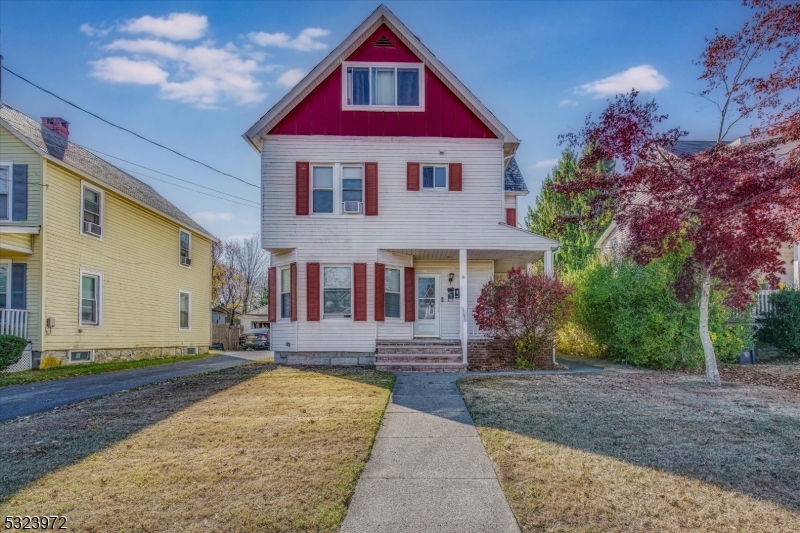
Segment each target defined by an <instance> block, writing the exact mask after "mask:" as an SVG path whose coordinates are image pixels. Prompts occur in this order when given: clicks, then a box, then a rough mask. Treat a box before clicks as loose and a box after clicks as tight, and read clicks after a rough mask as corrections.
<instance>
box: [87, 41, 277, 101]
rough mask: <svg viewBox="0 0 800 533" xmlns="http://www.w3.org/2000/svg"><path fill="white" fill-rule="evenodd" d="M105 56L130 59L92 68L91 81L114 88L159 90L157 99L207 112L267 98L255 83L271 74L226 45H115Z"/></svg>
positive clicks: (98, 63) (95, 64)
mask: <svg viewBox="0 0 800 533" xmlns="http://www.w3.org/2000/svg"><path fill="white" fill-rule="evenodd" d="M103 49H105V50H112V51H115V52H127V53H130V54H132V55H133V57H134V59H130V58H125V57H116V56H115V57H107V58H104V59H101V60H99V61H94V62H92V65H93V67H94V70H93V72H92V75H93V76H94V77H96V78H99V79H102V80H105V81H110V82H113V83H136V84H140V85H143V84H148V85H158V87H159V89H160V93H161V97H162V98H164V99H168V100H178V101H181V102H186V103H191V104H195V105H197V106H199V107H204V108H209V107H214V106H216V105H218V104H219V103H220V102H222V101H226V100H227V101H233V102H235V103H239V104H247V103H252V102H260V101H262V100H263V99H264V98H265V97H266V96H267V95H266V94H265V93H264V92H263V91H262V84H261V82H260V81H258V79H257V78H256V74H258V73H259V72H266V71H270V70H272V69H274V68H275V67H273V66H264V65H262V64H261V62H260V59H261V58H254V57H252V56H250V54H249V53H248V52H246V51H244V50H240V49H238V48H237V47H236V46H234V45H232V44H231V43H228V44H227V45H225V46H224V47H222V48H219V47H215V46H214V45H213V43H211V42H207V43H203V44H198V45H196V46H184V45H181V44H176V43H173V42H167V41H161V40H157V39H117V40H115V41H113V42H111V43H110V44H108V45H105V46H104V47H103ZM139 76H142V78H139Z"/></svg>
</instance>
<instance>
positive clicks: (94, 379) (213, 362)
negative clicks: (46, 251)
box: [0, 351, 272, 422]
mask: <svg viewBox="0 0 800 533" xmlns="http://www.w3.org/2000/svg"><path fill="white" fill-rule="evenodd" d="M267 357H272V352H267V351H263V352H228V353H226V354H222V355H213V356H211V357H205V358H202V359H194V360H191V361H183V362H176V363H169V364H165V365H157V366H149V367H145V368H133V369H130V370H119V371H116V372H107V373H103V374H94V375H91V376H80V377H75V378H64V379H57V380H53V381H40V382H38V383H30V384H26V385H11V386H9V387H2V388H0V422H4V421H6V420H11V419H12V418H17V417H19V416H27V415H30V414H33V413H38V412H40V411H47V410H49V409H52V408H54V407H60V406H62V405H69V404H71V403H75V402H80V401H83V400H88V399H90V398H96V397H98V396H104V395H106V394H111V393H112V392H119V391H123V390H127V389H133V388H136V387H143V386H145V385H149V384H151V383H156V382H157V381H164V380H166V379H172V378H177V377H180V376H188V375H189V374H199V373H200V372H208V371H211V370H221V369H223V368H228V367H231V366H238V365H243V364H247V363H249V362H251V361H257V360H261V359H264V358H267Z"/></svg>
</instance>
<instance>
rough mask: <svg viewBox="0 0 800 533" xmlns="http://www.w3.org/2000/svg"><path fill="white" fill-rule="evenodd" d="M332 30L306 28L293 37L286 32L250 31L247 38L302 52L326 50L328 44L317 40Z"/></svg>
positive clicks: (263, 44)
mask: <svg viewBox="0 0 800 533" xmlns="http://www.w3.org/2000/svg"><path fill="white" fill-rule="evenodd" d="M330 33H331V32H330V30H324V29H322V28H306V29H304V30H303V31H301V32H300V33H299V34H298V35H297V37H295V38H294V39H292V37H291V36H290V35H288V34H286V33H281V32H279V33H267V32H264V31H260V32H253V33H248V34H247V38H248V39H250V41H252V42H254V43H255V44H257V45H259V46H277V47H278V48H291V49H293V50H298V51H300V52H310V51H312V50H324V49H326V48H327V47H328V45H327V44H325V43H321V42H319V41H317V39H320V38H322V37H327V36H328V35H329V34H330Z"/></svg>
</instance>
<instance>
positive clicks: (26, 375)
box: [0, 352, 222, 387]
mask: <svg viewBox="0 0 800 533" xmlns="http://www.w3.org/2000/svg"><path fill="white" fill-rule="evenodd" d="M220 353H222V352H208V353H205V354H203V355H184V356H180V357H162V358H159V359H140V360H138V361H114V362H112V363H80V364H71V365H64V366H56V367H53V368H47V369H45V370H25V371H23V372H9V373H5V372H0V387H7V386H9V385H24V384H26V383H36V382H38V381H51V380H54V379H61V378H74V377H76V376H88V375H89V374H102V373H103V372H114V371H116V370H128V369H130V368H144V367H146V366H155V365H166V364H169V363H180V362H182V361H192V360H193V359H202V358H204V357H209V356H211V355H218V354H220Z"/></svg>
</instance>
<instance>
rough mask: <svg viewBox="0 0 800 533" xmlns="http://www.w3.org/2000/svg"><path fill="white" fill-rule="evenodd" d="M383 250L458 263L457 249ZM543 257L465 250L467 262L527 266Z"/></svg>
mask: <svg viewBox="0 0 800 533" xmlns="http://www.w3.org/2000/svg"><path fill="white" fill-rule="evenodd" d="M385 250H386V251H388V252H392V253H396V254H403V255H410V256H412V257H413V258H414V260H415V261H458V252H459V250H458V249H457V248H399V249H388V248H386V249H385ZM543 257H544V252H543V251H533V250H499V249H470V248H467V261H476V260H495V259H507V260H511V261H513V262H514V263H519V264H527V263H535V262H537V261H539V260H541V259H542V258H543Z"/></svg>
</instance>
